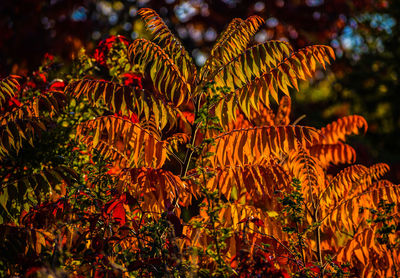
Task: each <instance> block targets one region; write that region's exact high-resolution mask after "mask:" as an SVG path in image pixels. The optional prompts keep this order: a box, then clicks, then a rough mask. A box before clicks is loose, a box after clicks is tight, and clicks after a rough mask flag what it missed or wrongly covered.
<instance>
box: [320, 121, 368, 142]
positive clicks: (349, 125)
mask: <svg viewBox="0 0 400 278" xmlns="http://www.w3.org/2000/svg"><path fill="white" fill-rule="evenodd" d="M362 128H363V129H364V133H365V132H366V131H367V128H368V124H367V121H366V120H365V119H364V118H363V117H361V116H358V115H351V116H346V117H343V118H340V119H338V120H337V121H334V122H332V123H330V124H328V125H327V126H326V127H323V128H321V135H322V136H323V140H322V143H323V144H335V143H338V142H340V141H344V140H345V138H346V136H347V135H350V134H358V133H359V130H360V129H362Z"/></svg>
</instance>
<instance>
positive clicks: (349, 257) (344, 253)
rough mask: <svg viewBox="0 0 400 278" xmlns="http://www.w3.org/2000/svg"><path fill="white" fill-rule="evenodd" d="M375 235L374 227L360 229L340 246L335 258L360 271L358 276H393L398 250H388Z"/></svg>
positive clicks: (398, 256) (398, 257) (398, 262)
mask: <svg viewBox="0 0 400 278" xmlns="http://www.w3.org/2000/svg"><path fill="white" fill-rule="evenodd" d="M376 235H377V229H376V228H370V229H364V230H362V231H360V232H359V233H357V234H356V235H355V236H354V237H353V238H352V239H351V240H349V241H348V242H347V243H346V245H345V246H344V247H343V248H341V250H340V251H339V252H338V255H337V258H336V259H337V260H338V261H339V262H342V263H346V262H350V264H351V265H352V266H353V267H354V268H355V269H357V270H359V271H360V272H359V273H357V274H356V275H357V276H358V277H395V270H394V266H396V267H398V266H399V265H400V252H399V250H395V249H392V250H391V251H389V250H387V249H386V247H385V246H384V245H381V244H378V243H377V242H376V239H375V238H376ZM391 252H392V254H391ZM392 255H393V257H392ZM393 259H394V261H393Z"/></svg>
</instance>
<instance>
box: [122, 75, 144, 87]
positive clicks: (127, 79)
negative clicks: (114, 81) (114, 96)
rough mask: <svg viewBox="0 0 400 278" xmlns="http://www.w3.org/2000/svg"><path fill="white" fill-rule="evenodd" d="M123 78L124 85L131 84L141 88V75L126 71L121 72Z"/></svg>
mask: <svg viewBox="0 0 400 278" xmlns="http://www.w3.org/2000/svg"><path fill="white" fill-rule="evenodd" d="M123 78H124V85H125V86H133V87H139V88H140V89H143V85H142V77H141V76H140V75H138V74H135V73H131V72H127V73H124V74H123Z"/></svg>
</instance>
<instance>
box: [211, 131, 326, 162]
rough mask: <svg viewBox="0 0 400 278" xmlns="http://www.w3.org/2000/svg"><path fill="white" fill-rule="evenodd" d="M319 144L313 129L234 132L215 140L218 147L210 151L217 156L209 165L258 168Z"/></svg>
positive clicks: (317, 136) (213, 147)
mask: <svg viewBox="0 0 400 278" xmlns="http://www.w3.org/2000/svg"><path fill="white" fill-rule="evenodd" d="M318 140H319V134H318V132H317V131H316V130H315V129H314V128H312V127H303V126H263V127H255V128H249V129H240V130H233V131H230V132H227V133H224V134H222V135H220V136H218V137H216V138H215V145H214V146H211V147H210V149H209V152H212V153H215V155H214V156H213V157H211V160H210V162H211V165H212V166H213V167H221V168H225V167H229V166H233V165H234V166H236V165H241V166H244V165H247V164H259V163H261V162H263V161H266V160H269V159H270V156H275V157H279V156H280V154H282V153H289V151H290V150H292V149H298V148H299V146H303V147H309V146H311V145H312V144H315V143H316V142H317V141H318ZM298 143H299V144H298Z"/></svg>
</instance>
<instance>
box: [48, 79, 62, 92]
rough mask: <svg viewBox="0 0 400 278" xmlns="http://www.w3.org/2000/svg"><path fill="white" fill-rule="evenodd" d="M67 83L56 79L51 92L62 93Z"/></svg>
mask: <svg viewBox="0 0 400 278" xmlns="http://www.w3.org/2000/svg"><path fill="white" fill-rule="evenodd" d="M64 87H65V83H64V81H63V80H60V79H56V80H54V81H53V82H51V83H50V87H49V91H62V90H64Z"/></svg>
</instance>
